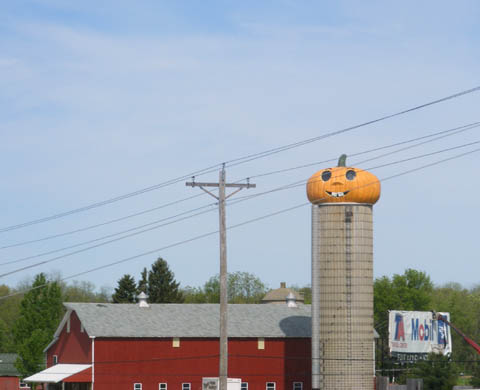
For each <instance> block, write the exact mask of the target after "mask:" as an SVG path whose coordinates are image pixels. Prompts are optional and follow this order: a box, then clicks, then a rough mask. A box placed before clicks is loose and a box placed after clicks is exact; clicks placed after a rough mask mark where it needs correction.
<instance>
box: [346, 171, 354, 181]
mask: <svg viewBox="0 0 480 390" xmlns="http://www.w3.org/2000/svg"><path fill="white" fill-rule="evenodd" d="M345 176H346V178H347V180H353V179H355V177H356V176H357V174H356V173H355V171H353V170H351V169H349V170H348V171H347V173H345Z"/></svg>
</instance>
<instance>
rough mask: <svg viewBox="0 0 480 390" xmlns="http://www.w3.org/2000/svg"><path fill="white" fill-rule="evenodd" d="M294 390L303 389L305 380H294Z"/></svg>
mask: <svg viewBox="0 0 480 390" xmlns="http://www.w3.org/2000/svg"><path fill="white" fill-rule="evenodd" d="M293 390H303V382H293Z"/></svg>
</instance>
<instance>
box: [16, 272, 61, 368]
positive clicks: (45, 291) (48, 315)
mask: <svg viewBox="0 0 480 390" xmlns="http://www.w3.org/2000/svg"><path fill="white" fill-rule="evenodd" d="M47 283H48V284H47ZM62 314H63V306H62V294H61V290H60V286H59V285H58V283H57V282H51V283H49V282H48V281H47V279H46V277H45V274H43V273H41V274H39V275H37V276H36V277H35V280H34V282H33V285H32V290H30V291H28V292H26V293H25V295H24V297H23V299H22V301H21V304H20V317H19V318H18V319H17V321H16V322H15V325H14V328H13V335H14V341H15V347H16V351H17V353H18V354H19V357H18V359H17V361H16V362H15V367H16V368H17V370H18V371H19V372H20V373H21V374H22V376H28V375H32V374H34V373H36V372H37V371H38V370H39V369H40V368H42V366H43V363H44V360H43V359H44V354H43V350H44V348H45V347H46V346H47V345H48V343H49V342H50V341H51V339H52V337H53V334H54V333H55V330H56V328H57V326H58V324H59V322H60V320H61V317H62Z"/></svg>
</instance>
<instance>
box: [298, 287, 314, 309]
mask: <svg viewBox="0 0 480 390" xmlns="http://www.w3.org/2000/svg"><path fill="white" fill-rule="evenodd" d="M298 292H299V293H300V294H302V295H303V299H304V301H303V302H304V303H305V304H306V305H310V304H311V303H312V288H311V287H310V286H305V287H301V288H299V289H298Z"/></svg>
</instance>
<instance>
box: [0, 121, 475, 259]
mask: <svg viewBox="0 0 480 390" xmlns="http://www.w3.org/2000/svg"><path fill="white" fill-rule="evenodd" d="M479 126H480V122H473V123H469V124H466V125H462V126H457V127H454V128H450V129H447V130H442V131H438V132H434V133H432V134H429V135H425V136H421V137H416V138H412V139H408V140H405V141H400V142H396V143H393V144H389V145H384V146H380V147H376V148H373V149H369V150H365V151H361V152H357V153H353V154H350V155H349V157H356V156H360V155H363V154H368V153H372V152H376V151H379V150H384V149H389V148H392V147H395V146H399V145H405V144H408V143H412V142H415V141H419V140H425V141H423V142H420V143H417V144H415V145H411V146H407V147H404V148H402V149H397V150H395V151H393V152H389V153H385V154H383V155H379V156H375V157H373V158H370V159H367V160H363V161H361V162H359V163H357V164H362V163H365V162H368V161H372V160H376V159H378V158H381V157H385V156H389V155H391V154H394V153H399V152H401V151H405V150H408V149H411V148H414V147H417V146H420V145H424V144H426V143H430V142H434V141H437V140H439V139H443V138H446V137H450V136H453V135H457V134H459V133H462V132H464V131H467V130H471V129H474V128H477V127H479ZM437 135H439V136H438V137H436V138H432V137H435V136H437ZM336 160H337V158H332V159H327V160H323V161H316V162H313V163H308V164H303V165H299V166H296V167H290V168H284V169H280V170H275V171H271V172H266V173H262V174H257V175H254V176H251V177H250V178H258V177H264V176H269V175H273V174H278V173H285V172H289V171H293V170H298V169H302V168H307V167H311V166H315V165H320V164H324V163H328V162H332V161H336ZM243 180H247V178H245V179H242V180H238V181H237V182H241V181H243ZM203 195H204V194H203V193H202V194H197V195H193V196H189V197H186V198H182V199H179V200H176V201H172V202H169V203H165V204H162V205H160V206H156V207H153V208H150V209H147V210H143V211H140V212H136V213H133V214H130V215H127V216H123V217H120V218H116V219H112V220H109V221H106V222H102V223H98V224H94V225H90V226H86V227H83V228H80V229H74V230H71V231H67V232H63V233H58V234H54V235H50V236H46V237H42V238H38V239H34V240H27V241H22V242H17V243H15V244H10V245H5V246H3V247H0V250H3V249H7V248H13V247H18V246H23V245H27V244H32V243H37V242H42V241H46V240H51V239H55V238H59V237H64V236H67V235H71V234H75V233H80V232H84V231H87V230H91V229H94V228H97V227H101V226H105V225H108V224H112V223H115V222H120V221H123V220H126V219H129V218H132V217H136V216H139V215H143V214H146V213H149V212H152V211H156V210H159V209H162V208H165V207H168V206H172V205H175V204H178V203H181V202H185V201H187V200H190V199H193V198H197V197H199V196H203ZM253 196H255V195H253ZM177 216H178V215H177ZM156 222H160V221H156ZM144 226H145V225H143V226H140V227H138V229H140V228H141V227H144ZM122 233H125V231H124V232H120V233H116V234H122ZM108 237H109V236H107V237H104V238H108ZM94 241H95V240H94ZM90 242H93V241H87V242H84V243H83V244H88V243H90ZM79 245H82V244H78V245H75V246H79ZM75 246H69V247H65V248H62V249H61V250H66V249H71V248H72V247H75ZM58 251H60V250H57V251H53V252H45V253H44V254H42V255H47V254H52V253H55V252H58ZM34 257H38V256H29V257H25V258H22V259H18V261H20V260H29V259H31V258H34ZM15 262H17V261H15V260H14V261H10V262H7V263H1V264H0V266H2V265H6V264H12V263H15Z"/></svg>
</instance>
